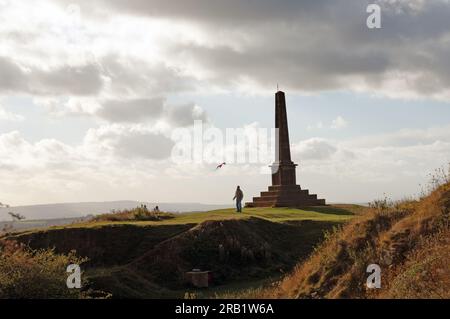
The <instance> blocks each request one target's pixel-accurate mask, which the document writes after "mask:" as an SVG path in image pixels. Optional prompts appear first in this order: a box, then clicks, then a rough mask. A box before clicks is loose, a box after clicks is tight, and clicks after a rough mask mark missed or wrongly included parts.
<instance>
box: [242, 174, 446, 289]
mask: <svg viewBox="0 0 450 319" xmlns="http://www.w3.org/2000/svg"><path fill="white" fill-rule="evenodd" d="M449 212H450V184H449V183H448V182H447V183H446V184H444V185H441V186H439V187H437V188H436V189H435V190H434V191H433V192H431V193H430V194H429V195H428V196H425V197H423V198H422V199H421V200H420V201H403V202H400V203H393V204H390V203H388V202H386V201H381V202H376V203H375V205H374V207H373V208H372V209H371V210H369V212H368V213H367V214H365V215H362V216H359V217H357V218H355V219H353V220H352V221H351V222H350V223H349V224H347V225H346V226H345V227H343V229H342V230H340V231H337V232H336V233H335V234H333V235H331V236H328V238H327V239H326V240H325V241H324V242H323V244H322V245H321V246H320V247H319V248H318V249H317V250H316V251H315V253H314V254H313V255H312V256H311V257H310V258H308V259H307V260H306V261H303V262H300V263H299V264H298V265H297V266H296V268H295V270H294V271H293V272H292V273H291V274H289V275H288V276H286V277H285V278H284V279H282V280H281V281H280V282H279V283H278V284H277V285H276V286H275V287H274V288H270V289H263V290H253V291H248V292H247V293H246V294H245V295H240V296H239V297H243V296H245V297H266V298H450V268H449V266H448V265H449V264H450V228H449V227H450V223H449ZM373 263H375V264H378V265H380V267H381V270H382V272H381V274H382V287H381V289H376V290H372V289H370V290H369V289H367V288H366V278H367V276H368V274H367V273H366V267H367V265H369V264H373Z"/></svg>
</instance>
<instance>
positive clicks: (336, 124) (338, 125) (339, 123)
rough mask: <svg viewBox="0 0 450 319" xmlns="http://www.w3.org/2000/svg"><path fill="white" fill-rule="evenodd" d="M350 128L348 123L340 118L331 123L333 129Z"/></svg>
mask: <svg viewBox="0 0 450 319" xmlns="http://www.w3.org/2000/svg"><path fill="white" fill-rule="evenodd" d="M347 126H348V122H347V121H346V120H345V119H344V118H343V117H342V116H338V117H337V118H335V119H334V120H333V122H331V128H332V129H342V128H345V127H347Z"/></svg>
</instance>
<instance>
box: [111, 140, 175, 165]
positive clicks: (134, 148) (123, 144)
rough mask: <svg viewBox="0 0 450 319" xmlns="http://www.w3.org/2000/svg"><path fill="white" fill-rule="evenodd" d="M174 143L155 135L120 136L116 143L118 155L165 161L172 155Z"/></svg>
mask: <svg viewBox="0 0 450 319" xmlns="http://www.w3.org/2000/svg"><path fill="white" fill-rule="evenodd" d="M173 146H174V143H173V141H172V140H171V139H169V138H167V137H165V136H163V135H158V134H154V133H137V134H132V135H125V136H120V137H119V138H118V139H117V140H116V141H115V143H114V147H115V148H114V150H115V152H116V154H117V155H119V156H122V157H125V158H131V157H141V158H147V159H156V160H160V159H164V158H167V157H169V155H170V154H171V151H172V148H173Z"/></svg>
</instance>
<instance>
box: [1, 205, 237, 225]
mask: <svg viewBox="0 0 450 319" xmlns="http://www.w3.org/2000/svg"><path fill="white" fill-rule="evenodd" d="M140 204H144V205H147V207H148V208H150V209H151V208H153V207H154V206H156V205H158V206H159V209H160V210H161V211H167V212H193V211H208V210H214V209H222V208H226V207H229V205H210V204H200V203H148V202H138V201H130V200H124V201H111V202H85V203H61V204H44V205H29V206H16V207H10V208H0V221H9V220H11V217H10V216H9V215H8V212H11V211H12V212H14V213H19V214H21V215H23V216H25V217H26V219H27V220H42V219H64V218H79V217H83V216H86V215H97V214H104V213H109V212H111V211H112V210H123V209H130V208H134V207H137V206H139V205H140Z"/></svg>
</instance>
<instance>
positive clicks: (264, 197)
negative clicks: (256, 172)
mask: <svg viewBox="0 0 450 319" xmlns="http://www.w3.org/2000/svg"><path fill="white" fill-rule="evenodd" d="M275 128H276V129H277V136H276V141H275V151H276V154H275V162H274V163H273V164H272V165H271V169H272V186H269V190H268V191H267V192H261V196H260V197H253V202H249V203H246V206H247V207H301V206H319V205H325V200H324V199H317V195H314V194H309V191H308V190H307V189H301V188H300V185H297V183H296V173H295V169H296V167H297V164H294V162H292V160H291V146H290V143H289V129H288V121H287V112H286V98H285V95H284V92H282V91H278V92H277V93H275Z"/></svg>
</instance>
